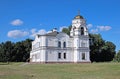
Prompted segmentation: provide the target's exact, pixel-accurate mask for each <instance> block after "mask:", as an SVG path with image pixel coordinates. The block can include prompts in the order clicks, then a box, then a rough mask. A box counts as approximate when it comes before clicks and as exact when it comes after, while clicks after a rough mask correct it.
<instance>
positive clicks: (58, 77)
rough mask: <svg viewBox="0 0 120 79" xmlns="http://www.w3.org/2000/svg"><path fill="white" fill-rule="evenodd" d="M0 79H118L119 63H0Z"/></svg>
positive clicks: (119, 74) (119, 77) (119, 76)
mask: <svg viewBox="0 0 120 79" xmlns="http://www.w3.org/2000/svg"><path fill="white" fill-rule="evenodd" d="M0 79H120V63H89V64H25V63H10V64H4V65H0Z"/></svg>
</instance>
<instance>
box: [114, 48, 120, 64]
mask: <svg viewBox="0 0 120 79" xmlns="http://www.w3.org/2000/svg"><path fill="white" fill-rule="evenodd" d="M114 61H117V62H120V50H119V51H118V53H117V54H116V55H115V58H114Z"/></svg>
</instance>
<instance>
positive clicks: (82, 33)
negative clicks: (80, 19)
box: [81, 27, 84, 35]
mask: <svg viewBox="0 0 120 79" xmlns="http://www.w3.org/2000/svg"><path fill="white" fill-rule="evenodd" d="M81 35H84V28H83V27H81Z"/></svg>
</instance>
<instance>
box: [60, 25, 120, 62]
mask: <svg viewBox="0 0 120 79" xmlns="http://www.w3.org/2000/svg"><path fill="white" fill-rule="evenodd" d="M71 27H72V26H69V27H68V28H63V30H62V32H65V33H67V34H68V35H70V30H71ZM89 38H90V39H89V41H90V60H91V62H108V61H112V60H113V59H114V60H116V59H118V58H120V56H119V57H118V55H116V51H115V49H116V46H115V44H114V43H112V42H110V41H106V40H104V39H103V38H102V36H101V35H100V34H89ZM119 55H120V54H119ZM114 57H115V58H114ZM116 57H117V58H116Z"/></svg>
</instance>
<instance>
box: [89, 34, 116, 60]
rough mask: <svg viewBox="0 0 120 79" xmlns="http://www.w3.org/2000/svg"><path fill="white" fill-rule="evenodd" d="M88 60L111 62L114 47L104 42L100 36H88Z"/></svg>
mask: <svg viewBox="0 0 120 79" xmlns="http://www.w3.org/2000/svg"><path fill="white" fill-rule="evenodd" d="M89 36H90V39H91V40H92V44H90V59H91V61H92V62H94V61H95V62H105V61H112V60H113V58H114V55H115V48H116V46H115V45H114V44H113V43H112V42H109V41H104V40H103V39H102V37H101V35H100V34H90V35H89Z"/></svg>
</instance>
